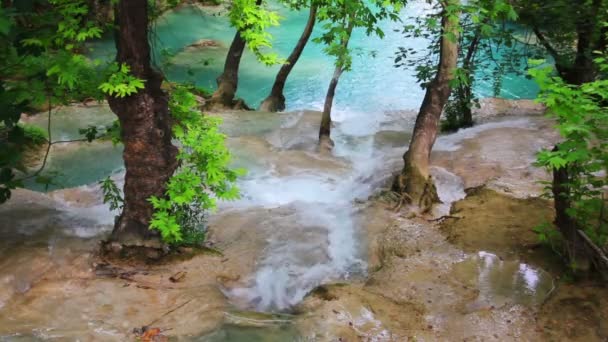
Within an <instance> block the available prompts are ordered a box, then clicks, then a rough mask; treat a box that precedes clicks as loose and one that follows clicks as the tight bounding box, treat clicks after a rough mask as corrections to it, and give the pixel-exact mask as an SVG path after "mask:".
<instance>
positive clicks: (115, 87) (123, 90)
mask: <svg viewBox="0 0 608 342" xmlns="http://www.w3.org/2000/svg"><path fill="white" fill-rule="evenodd" d="M109 71H110V73H111V75H110V77H109V78H108V80H107V81H106V82H103V83H102V84H101V85H100V86H99V89H100V90H101V91H103V92H104V93H105V94H108V95H110V96H114V97H125V96H130V95H133V94H135V93H137V92H138V91H139V89H143V88H144V81H143V80H140V79H138V78H137V77H135V76H133V75H131V74H130V71H131V69H130V68H129V66H128V65H126V64H121V65H118V63H113V64H112V65H111V66H110V68H109Z"/></svg>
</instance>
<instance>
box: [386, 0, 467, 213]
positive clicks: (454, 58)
mask: <svg viewBox="0 0 608 342" xmlns="http://www.w3.org/2000/svg"><path fill="white" fill-rule="evenodd" d="M457 3H458V0H447V1H445V2H443V3H442V6H443V8H444V13H443V15H442V29H441V31H442V32H441V41H440V55H439V66H438V68H437V74H436V75H435V78H434V79H433V81H431V83H430V84H429V85H428V87H427V89H426V94H425V96H424V100H423V101H422V105H421V107H420V111H419V113H418V117H417V118H416V124H415V126H414V133H413V137H412V140H411V142H410V147H409V150H408V151H407V152H406V153H405V154H404V155H403V161H404V163H405V164H404V167H403V170H402V172H401V174H400V175H399V176H397V178H396V179H395V182H394V184H393V188H394V190H395V191H397V192H399V193H401V194H404V196H407V197H409V198H410V199H411V202H412V204H415V205H418V206H419V207H420V208H421V209H422V210H423V211H428V210H430V209H431V207H432V205H433V203H438V202H439V196H438V195H437V190H436V188H435V184H434V183H433V179H432V177H431V174H430V170H429V160H430V155H431V150H432V148H433V145H434V144H435V139H436V138H437V131H438V126H439V119H440V117H441V112H442V111H443V108H444V106H445V104H446V103H447V101H448V98H449V97H450V93H451V88H450V81H451V80H452V79H453V78H454V70H455V69H456V67H457V63H458V34H459V24H458V19H457V17H456V16H453V19H454V20H449V18H448V16H447V14H446V6H448V5H452V4H457ZM448 35H451V36H452V39H450V38H449V37H447V36H448Z"/></svg>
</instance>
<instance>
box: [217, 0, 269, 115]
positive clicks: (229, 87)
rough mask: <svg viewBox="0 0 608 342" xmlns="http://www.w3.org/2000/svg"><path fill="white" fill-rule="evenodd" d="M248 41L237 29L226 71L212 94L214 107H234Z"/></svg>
mask: <svg viewBox="0 0 608 342" xmlns="http://www.w3.org/2000/svg"><path fill="white" fill-rule="evenodd" d="M261 4H262V0H257V1H256V5H257V6H260V5H261ZM246 43H247V42H246V41H245V39H243V37H242V36H241V32H240V31H239V30H237V32H236V34H235V35H234V39H233V40H232V44H230V49H228V55H226V62H225V63H224V72H222V74H221V75H220V76H219V77H218V78H217V90H216V91H215V92H214V93H213V95H212V96H211V106H212V107H216V108H232V107H233V106H234V97H235V96H236V90H237V88H238V84H239V67H240V65H241V57H243V51H244V50H245V45H246ZM245 107H246V106H245Z"/></svg>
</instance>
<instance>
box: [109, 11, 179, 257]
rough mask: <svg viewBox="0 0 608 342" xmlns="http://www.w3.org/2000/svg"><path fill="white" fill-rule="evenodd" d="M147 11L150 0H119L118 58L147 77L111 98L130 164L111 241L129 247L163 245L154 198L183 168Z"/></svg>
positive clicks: (160, 193) (140, 77)
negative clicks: (154, 63) (153, 55)
mask: <svg viewBox="0 0 608 342" xmlns="http://www.w3.org/2000/svg"><path fill="white" fill-rule="evenodd" d="M147 9H148V1H147V0H129V1H119V2H118V3H117V4H116V7H115V21H116V27H117V31H116V38H115V40H116V49H117V55H116V61H117V62H118V63H119V64H121V63H124V64H127V65H128V66H129V67H130V68H131V73H132V74H133V75H134V76H135V77H137V78H139V79H142V80H144V81H145V88H144V89H142V90H140V91H139V92H137V94H134V95H131V96H127V97H124V98H117V97H109V98H108V102H109V104H110V108H111V109H112V111H113V112H114V113H115V114H116V115H117V116H118V119H119V121H120V126H121V130H122V141H123V144H124V153H123V158H124V161H125V168H126V176H125V186H124V199H125V203H124V209H123V211H122V214H121V215H120V217H119V218H118V220H117V221H116V225H115V226H114V230H113V231H112V236H111V238H110V239H111V240H112V241H117V242H120V243H121V244H123V245H128V246H142V245H144V246H159V244H158V242H159V239H158V234H157V232H156V231H151V230H150V229H149V223H150V219H151V217H152V214H153V208H152V205H151V204H150V202H149V201H148V200H149V199H150V197H152V196H158V197H162V196H164V195H165V190H166V183H167V181H168V180H169V177H171V175H172V174H173V172H174V171H175V169H176V167H177V160H176V155H177V148H176V147H175V146H173V145H172V144H171V118H170V115H169V109H168V98H167V94H165V93H164V92H163V91H162V90H161V82H162V75H161V74H159V73H158V72H156V71H155V70H153V69H152V67H151V65H150V46H149V43H148V15H147Z"/></svg>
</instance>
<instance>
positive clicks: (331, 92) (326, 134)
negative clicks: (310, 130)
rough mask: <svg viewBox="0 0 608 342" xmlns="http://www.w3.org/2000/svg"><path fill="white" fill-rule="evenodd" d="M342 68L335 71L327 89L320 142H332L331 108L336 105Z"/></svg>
mask: <svg viewBox="0 0 608 342" xmlns="http://www.w3.org/2000/svg"><path fill="white" fill-rule="evenodd" d="M342 72H343V70H342V67H340V66H336V68H335V70H334V76H333V77H332V78H331V81H330V82H329V87H328V88H327V95H326V96H325V104H324V105H323V115H322V116H321V127H320V128H319V141H322V140H324V139H327V140H328V141H330V136H331V108H332V106H333V103H334V96H335V95H336V88H337V87H338V81H339V80H340V76H341V75H342Z"/></svg>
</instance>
